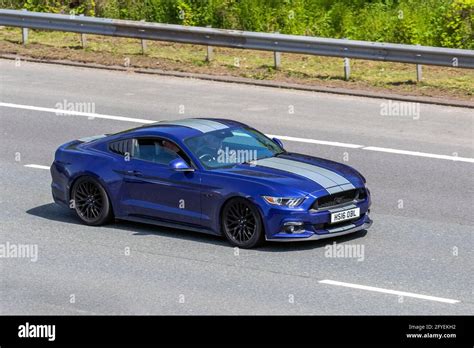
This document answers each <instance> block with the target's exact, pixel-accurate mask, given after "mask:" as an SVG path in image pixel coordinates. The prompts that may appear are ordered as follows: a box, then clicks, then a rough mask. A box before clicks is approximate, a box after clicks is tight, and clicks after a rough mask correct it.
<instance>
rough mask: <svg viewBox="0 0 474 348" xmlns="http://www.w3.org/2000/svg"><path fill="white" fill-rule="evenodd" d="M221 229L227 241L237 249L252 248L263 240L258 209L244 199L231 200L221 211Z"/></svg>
mask: <svg viewBox="0 0 474 348" xmlns="http://www.w3.org/2000/svg"><path fill="white" fill-rule="evenodd" d="M221 221H222V229H223V232H224V235H225V237H226V238H227V240H228V241H229V242H230V243H231V244H232V245H234V246H237V247H239V248H244V249H248V248H253V247H255V246H257V245H259V244H261V243H262V242H263V240H264V235H265V232H264V230H263V224H262V219H261V217H260V213H259V211H258V209H257V208H256V207H255V205H254V204H252V203H251V202H250V201H248V200H247V199H244V198H233V199H232V200H230V201H229V202H227V203H226V205H225V206H224V209H223V210H222V217H221Z"/></svg>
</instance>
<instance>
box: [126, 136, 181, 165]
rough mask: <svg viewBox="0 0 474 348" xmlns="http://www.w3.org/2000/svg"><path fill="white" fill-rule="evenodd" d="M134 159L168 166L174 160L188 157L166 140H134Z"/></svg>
mask: <svg viewBox="0 0 474 348" xmlns="http://www.w3.org/2000/svg"><path fill="white" fill-rule="evenodd" d="M132 156H133V158H136V159H141V160H144V161H149V162H154V163H158V164H163V165H168V164H169V163H170V162H171V161H172V160H174V159H177V158H183V159H184V160H186V161H187V156H186V155H185V154H184V153H183V151H182V150H181V149H180V148H179V147H178V146H177V145H175V144H174V143H173V142H171V141H169V140H166V139H158V138H153V139H146V138H144V139H134V141H133V155H132Z"/></svg>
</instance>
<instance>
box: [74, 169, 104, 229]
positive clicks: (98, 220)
mask: <svg viewBox="0 0 474 348" xmlns="http://www.w3.org/2000/svg"><path fill="white" fill-rule="evenodd" d="M71 198H72V199H73V203H74V209H75V210H76V213H77V215H78V216H79V218H80V219H81V220H82V221H83V222H84V223H86V224H88V225H94V226H97V225H102V224H104V223H105V222H107V221H108V220H109V219H110V217H111V215H112V212H111V209H110V202H109V198H108V197H107V193H106V192H105V190H104V188H103V187H102V185H101V184H100V183H99V182H98V181H97V180H96V179H94V178H92V177H82V178H79V179H78V180H77V181H76V182H75V184H74V186H73V189H72V194H71Z"/></svg>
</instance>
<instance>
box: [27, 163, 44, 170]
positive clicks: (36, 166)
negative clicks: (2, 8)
mask: <svg viewBox="0 0 474 348" xmlns="http://www.w3.org/2000/svg"><path fill="white" fill-rule="evenodd" d="M25 167H28V168H36V169H47V170H49V167H48V166H42V165H40V164H25Z"/></svg>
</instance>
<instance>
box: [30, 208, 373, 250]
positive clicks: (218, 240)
mask: <svg viewBox="0 0 474 348" xmlns="http://www.w3.org/2000/svg"><path fill="white" fill-rule="evenodd" d="M26 213H27V214H30V215H33V216H37V217H40V218H43V219H47V220H51V221H58V222H63V223H68V224H74V225H81V226H85V225H84V224H83V223H82V222H81V221H80V220H79V218H78V217H77V216H76V214H75V212H74V211H72V210H70V209H67V208H64V207H61V206H59V205H57V204H56V203H48V204H44V205H41V206H38V207H35V208H31V209H29V210H27V211H26ZM101 228H114V229H119V230H123V231H127V232H131V233H133V235H134V236H148V235H154V236H165V237H171V238H178V239H184V240H189V241H195V242H199V243H209V244H214V245H220V246H227V247H231V246H230V245H229V243H228V242H227V241H226V240H225V238H223V237H220V236H214V235H210V234H205V233H199V232H193V231H188V230H182V229H177V228H169V227H161V226H156V225H151V224H145V223H140V222H132V221H125V220H115V222H114V223H110V224H108V225H104V226H101ZM366 234H367V231H366V230H362V231H359V232H355V233H351V234H348V235H345V236H340V237H335V238H331V239H323V240H315V241H306V242H304V241H303V242H267V243H265V244H264V245H263V246H260V247H258V248H256V249H254V250H255V251H260V252H289V251H301V250H310V249H318V248H322V247H324V246H326V245H327V244H332V243H333V242H337V243H345V242H350V241H352V240H355V239H359V238H362V237H364V236H365V235H366Z"/></svg>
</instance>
